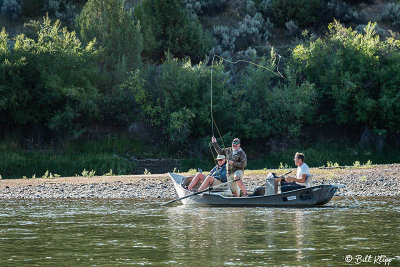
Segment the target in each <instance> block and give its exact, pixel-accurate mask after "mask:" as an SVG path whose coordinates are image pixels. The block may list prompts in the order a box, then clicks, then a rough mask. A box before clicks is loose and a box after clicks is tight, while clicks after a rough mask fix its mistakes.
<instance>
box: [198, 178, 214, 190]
mask: <svg viewBox="0 0 400 267" xmlns="http://www.w3.org/2000/svg"><path fill="white" fill-rule="evenodd" d="M213 183H214V177H211V176H207V178H206V180H205V181H204V182H203V183H202V184H201V186H200V188H199V191H201V190H204V189H206V188H207V187H209V186H212V185H213Z"/></svg>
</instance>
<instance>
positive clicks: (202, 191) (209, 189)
mask: <svg viewBox="0 0 400 267" xmlns="http://www.w3.org/2000/svg"><path fill="white" fill-rule="evenodd" d="M239 180H240V178H237V179H235V180H232V181H229V182H226V183H222V184H219V185H216V186H214V187H209V188H207V189H204V190H201V191H198V192H195V193H193V194H191V195H187V196H184V197H180V198H177V199H173V200H170V201H168V202H165V203H162V204H160V206H165V205H168V204H170V203H173V202H175V201H179V200H182V199H185V198H188V197H192V196H195V195H198V194H201V193H204V192H207V191H211V190H212V189H213V188H216V187H220V186H223V185H227V184H229V183H233V182H236V181H239Z"/></svg>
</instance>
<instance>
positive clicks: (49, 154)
mask: <svg viewBox="0 0 400 267" xmlns="http://www.w3.org/2000/svg"><path fill="white" fill-rule="evenodd" d="M146 146H147V144H146V143H144V142H143V141H142V140H138V139H137V138H132V137H129V136H126V135H124V136H120V135H111V136H107V137H102V138H90V139H89V138H84V139H81V140H80V141H73V142H68V143H64V144H61V145H59V146H57V147H56V148H51V149H43V150H41V151H36V150H24V149H23V147H22V146H21V145H19V144H18V143H17V142H15V139H14V140H13V139H11V138H9V137H8V138H6V139H5V140H4V141H3V142H2V143H0V170H1V175H2V176H3V178H21V177H23V176H26V177H27V178H31V177H33V176H34V175H35V176H36V178H40V177H42V175H43V174H44V173H45V172H46V171H49V173H52V174H53V175H54V174H59V175H61V176H75V175H79V176H82V171H83V170H84V169H86V170H87V171H91V170H93V171H95V172H96V175H104V174H106V173H110V169H111V170H112V173H113V174H117V175H118V174H127V173H133V172H134V171H135V169H136V163H135V162H133V161H129V160H128V158H129V154H130V153H132V154H139V153H140V154H146V153H148V151H147V150H148V149H147V148H146ZM149 156H152V155H151V154H149Z"/></svg>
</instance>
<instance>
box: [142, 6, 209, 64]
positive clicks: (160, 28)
mask: <svg viewBox="0 0 400 267" xmlns="http://www.w3.org/2000/svg"><path fill="white" fill-rule="evenodd" d="M135 16H136V18H137V19H138V20H139V21H140V25H141V27H142V32H143V37H144V50H143V55H144V56H145V57H146V58H148V59H150V60H152V61H154V62H160V61H161V59H163V58H164V55H165V53H166V52H168V51H169V52H170V53H171V54H172V55H173V56H174V57H177V58H180V59H183V58H185V57H190V59H191V60H192V62H194V63H198V62H199V61H200V60H202V59H203V58H204V57H205V56H206V54H207V52H208V50H209V49H210V45H211V39H210V37H209V36H208V35H207V34H205V33H204V32H203V29H202V26H201V24H200V22H199V20H198V19H191V18H190V17H189V15H188V12H187V11H186V9H184V8H183V7H182V5H181V1H179V0H143V2H142V3H141V4H140V5H138V6H137V7H136V8H135Z"/></svg>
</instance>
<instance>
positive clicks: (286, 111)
mask: <svg viewBox="0 0 400 267" xmlns="http://www.w3.org/2000/svg"><path fill="white" fill-rule="evenodd" d="M274 60H275V57H274V55H273V56H272V59H271V60H266V59H265V58H263V59H262V61H261V65H263V66H265V67H266V68H268V69H269V70H271V69H275V67H276V65H275V61H274ZM269 70H266V69H262V68H257V67H254V66H249V67H248V68H247V71H246V73H245V75H244V78H243V80H242V83H241V84H240V85H239V86H238V87H239V88H241V90H236V92H235V95H234V99H233V101H234V106H235V107H237V110H238V111H239V112H237V113H236V112H235V113H234V114H235V115H234V117H233V118H232V120H233V121H234V122H235V123H234V125H235V127H236V128H237V129H236V131H237V132H238V133H239V134H240V136H243V137H245V138H248V139H259V140H260V139H261V140H263V139H266V138H267V137H269V136H271V135H274V136H279V135H284V136H285V135H286V136H299V135H301V133H302V127H303V125H304V123H308V122H310V121H311V120H312V119H313V118H314V112H315V109H316V103H315V96H316V92H315V89H314V86H313V85H312V84H311V83H309V82H307V81H301V80H300V79H299V77H298V75H297V73H295V72H294V71H293V70H291V69H289V68H288V69H287V71H286V76H287V77H286V79H285V80H284V81H278V80H277V76H276V74H274V73H272V72H271V71H269ZM232 130H233V129H232Z"/></svg>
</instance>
